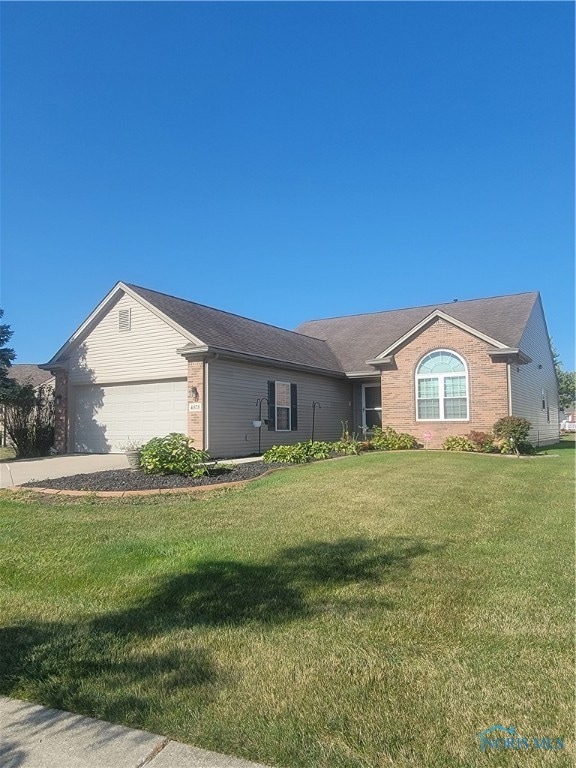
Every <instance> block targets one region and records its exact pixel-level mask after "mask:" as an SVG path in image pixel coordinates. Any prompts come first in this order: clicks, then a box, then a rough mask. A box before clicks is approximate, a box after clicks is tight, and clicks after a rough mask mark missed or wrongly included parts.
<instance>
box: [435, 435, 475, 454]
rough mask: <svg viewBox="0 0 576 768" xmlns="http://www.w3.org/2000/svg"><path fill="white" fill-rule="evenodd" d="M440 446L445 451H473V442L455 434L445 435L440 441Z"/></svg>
mask: <svg viewBox="0 0 576 768" xmlns="http://www.w3.org/2000/svg"><path fill="white" fill-rule="evenodd" d="M442 448H443V449H444V450H445V451H475V450H476V448H475V446H474V443H473V442H472V441H471V440H469V439H468V438H467V437H464V436H462V435H455V436H454V437H447V438H446V440H444V442H443V443H442Z"/></svg>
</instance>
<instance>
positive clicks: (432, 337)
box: [381, 318, 508, 448]
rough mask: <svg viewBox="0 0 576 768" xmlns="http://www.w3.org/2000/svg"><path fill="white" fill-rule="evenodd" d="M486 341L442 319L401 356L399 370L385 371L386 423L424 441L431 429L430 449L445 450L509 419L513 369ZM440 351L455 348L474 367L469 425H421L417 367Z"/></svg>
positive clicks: (470, 370)
mask: <svg viewBox="0 0 576 768" xmlns="http://www.w3.org/2000/svg"><path fill="white" fill-rule="evenodd" d="M489 347H490V345H489V344H487V343H486V342H484V341H481V340H480V339H478V338H476V337H475V336H472V335H470V334H469V333H466V332H465V331H463V330H461V329H460V328H458V327H456V326H454V325H452V324H451V323H448V322H447V321H445V320H443V319H441V318H438V319H436V320H435V321H434V322H433V323H432V324H431V325H429V326H428V327H426V328H425V329H424V330H423V331H421V332H420V333H419V334H418V336H416V337H415V338H414V339H412V340H411V341H409V342H408V343H407V344H406V345H405V346H404V347H402V348H401V349H400V350H399V351H398V352H396V353H395V356H394V357H395V362H396V366H397V370H383V371H382V379H381V382H382V424H383V425H386V426H391V427H393V428H394V429H396V430H397V431H399V432H409V433H410V434H412V435H414V436H415V437H416V438H417V439H418V441H419V442H423V438H422V435H423V433H424V432H426V431H429V432H431V433H432V435H433V438H432V440H431V441H430V442H429V447H430V448H440V447H441V446H442V442H443V440H444V439H445V438H446V437H448V436H450V435H465V434H466V433H467V432H470V431H471V430H473V429H475V430H480V431H482V432H489V431H491V429H492V426H493V424H494V422H495V421H497V420H498V419H499V418H501V417H502V416H507V415H508V382H507V370H506V368H507V366H506V363H504V362H492V360H491V358H490V357H489V356H488V353H487V349H488V348H489ZM435 349H449V350H452V351H453V352H456V353H458V354H459V355H460V356H461V357H463V358H464V360H465V361H466V364H467V366H468V385H469V413H468V417H469V418H468V421H448V422H442V421H416V391H415V390H416V385H415V378H414V377H415V374H416V367H417V365H418V363H419V362H420V360H421V359H422V357H423V356H424V355H426V354H428V353H429V352H432V351H434V350H435Z"/></svg>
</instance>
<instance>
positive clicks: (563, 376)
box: [550, 339, 576, 411]
mask: <svg viewBox="0 0 576 768" xmlns="http://www.w3.org/2000/svg"><path fill="white" fill-rule="evenodd" d="M550 347H551V349H552V356H553V358H554V368H555V369H556V378H557V379H558V407H559V408H560V410H562V411H565V410H567V409H568V408H572V407H573V406H574V403H575V402H576V371H565V370H564V366H563V365H562V361H561V360H560V354H559V352H558V350H557V349H556V347H555V346H554V342H553V341H552V339H550Z"/></svg>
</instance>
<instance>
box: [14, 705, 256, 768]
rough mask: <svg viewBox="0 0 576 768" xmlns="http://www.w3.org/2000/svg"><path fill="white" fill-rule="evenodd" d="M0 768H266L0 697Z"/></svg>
mask: <svg viewBox="0 0 576 768" xmlns="http://www.w3.org/2000/svg"><path fill="white" fill-rule="evenodd" d="M0 766H2V768H145V767H146V768H148V766H149V767H150V768H266V766H262V765H259V764H258V763H250V762H246V761H245V760H240V759H238V758H236V757H227V756H226V755H219V754H217V753H216V752H206V751H204V750H202V749H197V748H196V747H191V746H188V745H186V744H180V743H179V742H177V741H171V740H170V739H167V738H165V737H164V736H157V735H156V734H154V733H147V732H146V731H138V730H133V729H131V728H124V727H123V726H121V725H113V724H112V723H106V722H104V721H103V720H94V719H92V718H90V717H82V716H81V715H73V714H71V713H69V712H62V711H61V710H59V709H48V708H47V707H40V706H38V705H36V704H29V703H28V702H25V701H18V699H8V698H6V697H4V696H0Z"/></svg>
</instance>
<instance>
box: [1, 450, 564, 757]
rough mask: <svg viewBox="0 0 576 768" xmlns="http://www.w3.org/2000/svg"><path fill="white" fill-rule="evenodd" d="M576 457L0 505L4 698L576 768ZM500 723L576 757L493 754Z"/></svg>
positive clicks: (419, 458)
mask: <svg viewBox="0 0 576 768" xmlns="http://www.w3.org/2000/svg"><path fill="white" fill-rule="evenodd" d="M573 448H574V443H573V442H571V441H565V442H563V443H562V444H561V446H560V447H559V448H558V449H552V450H550V451H549V452H550V453H556V454H558V456H557V457H554V458H553V457H546V458H536V459H516V458H502V457H493V456H482V455H471V454H448V453H442V452H425V451H421V452H410V453H392V454H368V455H364V456H360V457H350V458H346V459H338V460H335V461H330V462H323V463H316V464H313V465H307V466H304V467H298V468H295V469H289V470H286V471H281V472H277V473H275V474H273V475H271V476H269V477H267V478H263V479H260V480H258V481H256V482H254V483H253V484H251V485H249V486H247V487H245V488H243V489H232V490H221V491H216V492H213V493H210V494H206V495H203V496H190V497H182V496H173V497H165V496H164V497H156V498H153V499H152V500H151V499H150V497H147V498H146V497H145V498H141V499H134V500H131V501H129V502H128V501H125V502H122V501H109V500H97V499H88V500H82V501H78V500H76V501H74V500H68V501H67V500H66V499H58V498H57V497H42V498H40V497H38V496H32V495H28V496H22V497H13V496H11V495H9V494H8V492H3V493H2V494H0V541H1V545H0V546H1V549H2V551H1V559H0V583H1V585H2V589H1V592H0V616H1V629H0V693H2V694H6V695H9V696H14V697H19V698H26V699H31V700H33V701H37V702H41V703H44V704H49V705H52V706H56V707H61V708H63V709H67V710H72V711H74V712H81V713H85V714H88V715H93V716H96V717H102V718H105V719H108V720H114V721H117V722H121V723H125V724H127V725H132V726H138V727H141V728H145V729H149V730H151V731H155V732H157V733H161V734H166V735H167V736H170V737H172V738H174V739H178V740H180V741H186V742H190V743H194V744H196V745H198V746H201V747H205V748H207V749H213V750H216V751H221V752H225V753H231V754H236V755H239V756H242V757H245V758H248V759H252V760H257V761H261V762H263V763H268V764H271V765H277V766H286V767H292V766H293V767H296V766H299V767H304V766H306V767H307V768H352V767H353V766H354V767H360V766H361V767H362V768H368V767H369V768H376V767H377V768H382V767H384V766H394V768H414V767H416V768H419V767H420V766H422V768H436V767H438V768H440V767H443V766H466V767H468V766H472V767H474V766H485V765H487V762H488V761H489V762H490V765H491V766H494V765H497V766H499V765H506V766H508V765H510V766H516V765H518V766H520V765H522V766H525V765H526V766H527V765H530V766H540V765H554V766H568V765H572V764H573V755H574V741H573V738H572V728H573V650H574V648H573V646H574V643H573V626H574V625H573V618H574V617H573V605H572V594H573V580H574V531H573V489H574V463H573V457H574V451H573V450H572V449H573ZM495 723H499V724H502V725H504V726H506V727H508V726H509V725H513V726H514V727H515V729H516V731H517V733H518V734H520V735H521V736H525V737H532V736H536V737H542V736H550V737H552V738H555V737H566V739H567V747H566V749H565V750H564V751H562V752H560V751H557V752H554V753H553V754H551V753H545V752H544V751H536V752H531V753H530V754H527V753H525V752H502V751H500V752H495V753H494V754H491V755H490V756H488V755H486V754H482V753H480V750H479V746H478V739H477V737H476V734H477V733H478V732H479V731H481V730H483V729H485V728H487V727H489V726H491V725H493V724H495Z"/></svg>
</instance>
